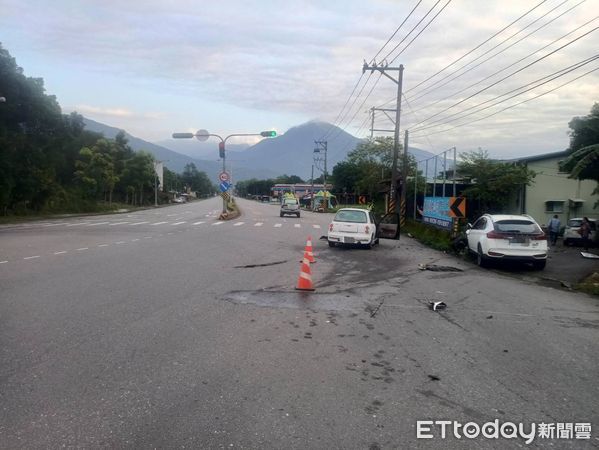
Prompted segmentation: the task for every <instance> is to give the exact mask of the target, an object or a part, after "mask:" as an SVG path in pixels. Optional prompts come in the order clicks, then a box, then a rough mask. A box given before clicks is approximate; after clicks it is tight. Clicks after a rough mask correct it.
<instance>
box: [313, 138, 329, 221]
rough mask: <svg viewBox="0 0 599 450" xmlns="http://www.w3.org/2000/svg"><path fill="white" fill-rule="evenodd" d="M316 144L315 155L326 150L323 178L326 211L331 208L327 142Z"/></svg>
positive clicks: (317, 142)
mask: <svg viewBox="0 0 599 450" xmlns="http://www.w3.org/2000/svg"><path fill="white" fill-rule="evenodd" d="M314 143H315V144H316V148H315V149H314V153H320V149H321V148H322V149H323V150H324V172H323V175H322V178H323V185H324V201H325V206H324V209H325V211H326V210H327V208H328V207H329V198H328V195H327V141H314Z"/></svg>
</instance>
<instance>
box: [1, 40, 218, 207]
mask: <svg viewBox="0 0 599 450" xmlns="http://www.w3.org/2000/svg"><path fill="white" fill-rule="evenodd" d="M0 97H3V98H4V99H5V100H4V101H3V102H1V103H0V211H1V214H3V215H7V214H27V213H32V212H33V213H39V212H85V211H96V210H101V209H110V208H111V207H112V203H113V202H121V203H126V204H129V205H144V204H148V203H152V202H153V190H154V183H155V169H154V164H155V161H154V157H153V156H152V155H151V154H149V153H147V152H143V151H138V152H135V151H133V150H132V149H131V147H130V146H129V145H128V144H127V139H126V137H125V134H124V133H123V132H121V133H119V134H118V135H117V136H116V138H115V139H106V138H104V137H103V136H102V135H101V134H99V133H94V132H91V131H87V130H85V125H84V122H83V117H82V116H81V115H79V114H77V113H71V114H69V115H65V114H62V111H61V108H60V106H59V104H58V101H57V99H56V97H55V96H53V95H48V94H46V92H45V88H44V81H43V79H42V78H33V77H27V76H25V75H24V72H23V69H22V68H21V67H19V66H18V65H17V63H16V61H15V59H14V58H13V57H12V56H11V55H10V53H9V52H8V51H7V50H6V49H5V48H3V47H2V45H1V44H0ZM165 172H166V173H167V174H168V176H169V177H170V180H171V181H173V180H174V181H176V182H175V183H173V184H175V185H176V186H181V189H183V187H185V186H187V187H190V188H191V189H192V190H197V191H199V192H200V194H209V193H212V192H214V190H215V189H214V186H213V185H212V183H210V181H209V180H208V177H207V176H206V174H205V173H203V172H199V171H198V170H197V168H196V167H195V166H194V165H188V167H186V168H185V171H184V172H183V173H182V174H175V173H173V172H170V171H168V170H165Z"/></svg>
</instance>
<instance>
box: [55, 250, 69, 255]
mask: <svg viewBox="0 0 599 450" xmlns="http://www.w3.org/2000/svg"><path fill="white" fill-rule="evenodd" d="M65 253H66V251H65V250H63V251H60V252H54V254H55V255H64V254H65Z"/></svg>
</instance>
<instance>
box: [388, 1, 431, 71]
mask: <svg viewBox="0 0 599 450" xmlns="http://www.w3.org/2000/svg"><path fill="white" fill-rule="evenodd" d="M439 3H441V0H437V3H435V4H434V5H433V6H432V7H431V9H429V10H428V11H427V13H426V14H425V15H424V17H423V18H422V19H420V20H419V21H418V23H417V24H416V25H414V26H413V27H412V29H411V30H410V31H408V34H406V35H405V36H404V38H403V39H402V40H401V41H399V43H398V44H397V45H396V46H395V47H393V49H392V50H391V51H390V52H389V53H387V56H385V57H384V58H383V59H384V60H385V59H387V58H389V56H390V55H391V53H393V52H394V51H395V50H397V48H398V47H399V46H400V45H401V44H403V43H404V41H405V40H406V39H407V38H408V37H409V36H410V34H412V32H413V31H414V30H415V29H416V28H418V25H420V24H421V23H422V22H423V21H424V19H426V18H427V17H428V15H429V14H430V13H431V12H432V11H433V9H435V8H436V7H437V5H438V4H439Z"/></svg>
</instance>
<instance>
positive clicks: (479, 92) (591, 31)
mask: <svg viewBox="0 0 599 450" xmlns="http://www.w3.org/2000/svg"><path fill="white" fill-rule="evenodd" d="M597 29H599V27H595V28H593V29H592V30H590V31H587V32H586V33H584V34H582V35H580V36H578V37H577V38H575V39H573V40H571V41H569V42H567V43H566V44H564V45H562V46H561V47H558V48H556V49H555V50H553V51H551V52H549V53H547V54H546V55H544V56H542V57H540V58H538V59H536V60H534V61H533V62H531V63H530V64H527V65H526V66H524V67H522V68H520V69H518V70H516V71H514V72H512V73H510V74H509V75H507V76H505V77H503V78H502V79H500V80H498V81H496V82H494V83H492V84H490V85H488V86H487V87H485V88H483V89H481V90H479V91H477V92H475V93H474V94H472V95H469V96H468V97H466V98H464V99H462V100H460V101H458V102H456V103H454V104H453V105H451V106H448V107H447V108H445V109H443V110H441V111H439V112H437V113H435V114H433V115H432V116H430V117H427V118H426V119H425V120H423V121H420V122H419V123H417V124H416V125H415V126H417V125H420V124H421V123H424V122H427V121H429V120H430V119H432V118H434V117H437V116H438V115H440V114H443V113H444V112H446V111H449V110H450V109H452V108H454V107H456V106H458V105H461V104H462V103H464V102H465V101H467V100H469V99H471V98H472V97H475V96H477V95H478V94H481V93H482V92H485V91H487V90H489V89H490V88H492V87H493V86H496V85H498V84H499V83H501V82H503V81H505V80H507V79H508V78H510V77H512V76H514V75H515V74H517V73H519V72H522V71H523V70H525V69H528V68H529V67H531V66H533V65H535V64H536V63H538V62H540V61H542V60H544V59H546V58H548V57H549V56H551V55H553V54H554V53H557V52H558V51H560V50H563V49H564V48H566V47H568V46H569V45H571V44H573V43H574V42H577V41H579V40H580V39H582V38H583V37H585V36H587V35H589V34H591V33H593V32H594V31H596V30H597Z"/></svg>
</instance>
